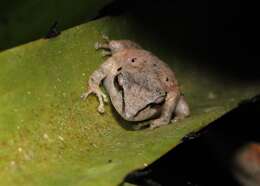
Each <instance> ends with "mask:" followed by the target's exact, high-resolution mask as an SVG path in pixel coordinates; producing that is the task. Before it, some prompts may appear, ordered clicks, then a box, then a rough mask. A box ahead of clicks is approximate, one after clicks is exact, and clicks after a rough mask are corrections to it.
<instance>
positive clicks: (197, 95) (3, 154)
mask: <svg viewBox="0 0 260 186" xmlns="http://www.w3.org/2000/svg"><path fill="white" fill-rule="evenodd" d="M102 34H106V35H108V36H109V37H110V38H113V39H124V38H126V39H131V40H134V41H136V42H138V43H140V44H141V45H142V46H143V47H144V48H145V49H148V50H151V51H153V52H154V53H155V54H156V55H158V56H159V57H160V58H161V59H163V60H164V61H166V62H168V63H169V65H170V66H171V67H172V68H173V69H174V70H175V72H176V76H177V78H178V80H179V82H180V84H181V88H182V90H183V92H184V93H185V96H186V97H187V100H188V103H189V104H190V107H191V116H190V117H189V118H187V119H185V120H183V121H180V122H177V123H174V124H171V125H168V126H165V127H161V128H158V129H156V130H149V129H145V130H138V131H131V130H127V129H126V128H125V127H124V126H125V125H126V124H127V122H124V121H123V120H122V119H120V117H119V116H118V115H117V114H116V113H115V112H114V111H113V109H112V107H111V105H110V104H109V105H107V106H106V113H105V114H104V115H100V114H98V113H97V111H96V109H97V105H98V102H97V99H96V98H95V97H94V96H92V97H90V98H89V99H88V100H86V101H82V100H81V99H80V95H81V93H83V92H84V91H85V84H86V81H87V79H88V77H89V75H90V74H91V73H92V72H93V71H94V70H95V69H97V68H98V67H99V65H100V64H101V63H102V62H103V61H104V59H102V57H101V54H100V53H99V52H97V51H95V50H94V44H95V42H96V41H100V40H101V36H102ZM159 39H160V38H158V39H156V38H155V37H153V36H152V34H149V30H145V29H144V27H143V26H142V25H139V24H137V23H136V22H135V21H134V19H132V17H127V16H123V17H117V18H104V19H101V20H97V21H94V22H90V23H87V24H84V25H80V26H77V27H74V28H72V29H69V30H67V31H64V32H63V33H62V34H61V35H60V36H59V37H56V38H53V39H50V40H44V39H41V40H38V41H35V42H32V43H30V44H27V45H23V46H20V47H17V48H14V49H10V50H7V51H5V52H2V53H0V64H1V68H0V105H1V108H0V131H1V133H0V177H1V185H9V186H12V185H20V186H21V185H26V186H27V185H46V186H47V185H48V186H52V185H75V186H81V185H88V186H91V185H93V186H96V185H98V186H102V185H104V186H108V185H117V184H119V183H120V182H121V181H122V180H123V178H124V176H125V175H126V174H127V173H129V172H130V171H132V170H135V169H138V168H142V167H145V166H147V165H148V164H150V163H152V162H153V161H155V160H156V159H158V158H159V157H161V156H162V155H163V154H165V153H166V152H167V151H169V150H171V149H172V148H174V147H175V146H176V145H178V144H179V143H181V140H182V138H183V137H184V136H186V135H187V134H189V133H191V132H195V131H198V130H199V129H201V128H202V127H204V126H206V125H208V124H209V123H211V122H212V121H214V120H216V119H217V118H219V117H220V116H222V115H223V114H224V113H226V112H228V111H230V110H231V109H233V108H234V107H236V106H237V104H238V103H239V102H240V101H241V100H243V99H247V98H250V97H252V96H254V95H256V94H257V93H259V92H260V87H259V86H258V85H259V82H250V81H242V80H237V79H235V78H231V77H229V78H227V77H226V76H223V75H222V74H221V73H219V72H217V70H211V69H209V68H208V69H205V68H203V67H202V65H201V63H200V61H196V60H195V59H186V58H185V57H182V56H180V55H177V53H174V51H172V49H171V48H169V47H167V45H165V44H163V43H162V42H159Z"/></svg>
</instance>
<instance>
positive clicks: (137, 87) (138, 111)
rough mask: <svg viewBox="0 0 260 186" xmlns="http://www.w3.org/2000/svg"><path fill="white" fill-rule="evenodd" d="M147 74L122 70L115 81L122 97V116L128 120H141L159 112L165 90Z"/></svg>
mask: <svg viewBox="0 0 260 186" xmlns="http://www.w3.org/2000/svg"><path fill="white" fill-rule="evenodd" d="M149 78H151V77H149V75H148V76H147V74H146V75H145V74H142V73H129V72H126V71H124V72H122V73H119V74H118V75H117V76H116V79H115V83H116V85H115V86H117V89H118V91H120V93H121V98H122V112H121V113H122V117H123V118H124V119H126V120H128V121H142V120H146V119H149V118H151V117H153V116H155V115H156V114H158V113H160V110H161V108H162V104H163V103H164V101H165V97H166V92H165V91H163V89H162V88H161V87H160V86H159V85H158V84H157V83H156V82H153V81H150V80H151V79H149Z"/></svg>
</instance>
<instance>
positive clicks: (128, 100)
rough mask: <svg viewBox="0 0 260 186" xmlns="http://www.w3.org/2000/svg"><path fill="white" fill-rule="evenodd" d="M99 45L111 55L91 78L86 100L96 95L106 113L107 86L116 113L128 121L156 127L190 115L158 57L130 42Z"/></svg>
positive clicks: (186, 105) (110, 42) (169, 70)
mask: <svg viewBox="0 0 260 186" xmlns="http://www.w3.org/2000/svg"><path fill="white" fill-rule="evenodd" d="M105 39H106V41H107V42H106V43H103V44H100V43H97V44H96V49H104V52H103V55H104V56H110V57H109V58H108V59H107V60H106V61H105V62H104V63H103V64H102V65H101V67H100V68H99V69H97V70H96V71H95V72H94V73H93V74H92V75H91V76H90V78H89V82H88V84H89V90H88V91H87V92H86V93H84V94H83V95H82V98H84V99H86V98H87V97H88V95H89V94H91V93H95V94H96V95H97V97H98V99H99V103H100V104H99V107H98V111H99V112H100V113H103V112H104V103H103V101H104V102H107V98H106V95H105V94H104V93H103V92H102V91H101V90H100V87H99V85H100V84H101V83H102V81H103V82H104V86H105V88H106V90H107V92H108V94H109V97H110V99H111V102H112V104H113V106H114V107H115V109H116V110H117V112H118V113H119V114H120V115H121V116H122V117H123V118H124V119H125V120H128V121H143V120H147V119H152V118H155V119H154V120H152V121H151V124H150V128H156V127H159V126H162V125H167V124H169V123H170V121H171V118H172V115H174V120H173V121H177V120H179V119H183V118H185V117H187V116H188V115H189V114H190V111H189V107H188V104H187V103H186V101H185V99H184V97H183V96H182V95H181V91H180V88H179V86H178V83H177V80H176V78H175V75H174V72H173V71H172V70H171V69H170V67H169V66H168V65H167V64H165V63H164V62H163V61H161V60H160V59H159V58H158V57H156V56H155V55H153V54H152V53H151V52H148V51H146V50H144V49H142V48H141V47H140V46H139V45H138V44H136V43H134V42H132V41H129V40H117V41H115V40H111V41H109V40H108V39H107V38H105Z"/></svg>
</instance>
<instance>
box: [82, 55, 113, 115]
mask: <svg viewBox="0 0 260 186" xmlns="http://www.w3.org/2000/svg"><path fill="white" fill-rule="evenodd" d="M113 63H114V61H113V60H112V59H111V58H109V59H107V60H106V61H105V62H104V63H103V64H102V65H101V67H100V68H99V69H98V70H96V71H94V72H93V74H91V76H90V78H89V81H88V86H89V88H88V91H86V92H85V93H83V94H82V95H81V98H82V99H84V100H85V99H86V98H87V97H88V96H89V95H90V94H96V96H97V97H98V100H99V106H98V112H99V113H104V112H105V109H104V102H108V99H107V96H106V95H105V94H104V93H103V92H102V90H101V89H100V87H99V86H100V84H101V82H102V80H103V79H105V78H106V77H107V74H108V73H109V70H110V69H111V67H112V66H113Z"/></svg>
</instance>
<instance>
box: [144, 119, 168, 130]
mask: <svg viewBox="0 0 260 186" xmlns="http://www.w3.org/2000/svg"><path fill="white" fill-rule="evenodd" d="M168 124H169V121H166V120H165V119H163V118H159V119H155V120H153V121H151V123H150V127H149V128H150V129H155V128H158V127H161V126H163V125H168Z"/></svg>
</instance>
